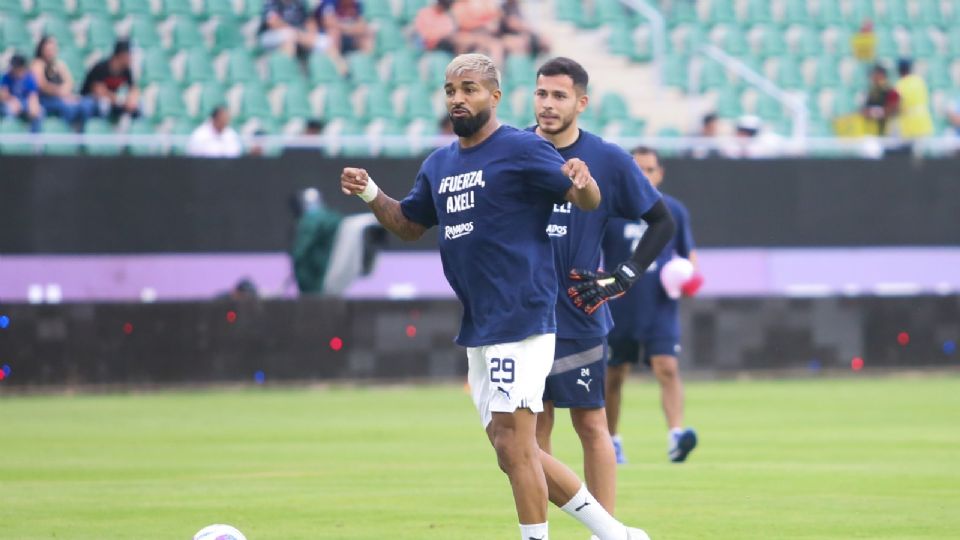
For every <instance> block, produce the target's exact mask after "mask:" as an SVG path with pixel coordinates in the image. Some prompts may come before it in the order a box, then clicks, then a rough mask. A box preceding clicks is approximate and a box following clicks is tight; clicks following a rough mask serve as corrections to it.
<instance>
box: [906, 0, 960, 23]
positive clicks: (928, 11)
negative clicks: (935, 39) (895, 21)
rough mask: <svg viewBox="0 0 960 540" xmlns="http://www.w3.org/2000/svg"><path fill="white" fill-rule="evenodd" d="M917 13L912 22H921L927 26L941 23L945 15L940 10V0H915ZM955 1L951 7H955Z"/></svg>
mask: <svg viewBox="0 0 960 540" xmlns="http://www.w3.org/2000/svg"><path fill="white" fill-rule="evenodd" d="M916 6H917V13H916V16H914V17H913V23H914V24H922V25H928V26H938V25H943V24H944V21H945V19H946V17H945V16H944V14H943V13H942V12H941V11H940V2H939V0H917V2H916ZM957 7H958V6H957V5H956V2H954V6H953V9H954V11H956V9H957Z"/></svg>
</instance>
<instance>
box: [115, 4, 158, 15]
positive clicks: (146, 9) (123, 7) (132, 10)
mask: <svg viewBox="0 0 960 540" xmlns="http://www.w3.org/2000/svg"><path fill="white" fill-rule="evenodd" d="M128 15H132V16H134V17H153V10H152V9H151V7H150V0H120V9H119V10H118V11H117V18H122V17H126V16H128Z"/></svg>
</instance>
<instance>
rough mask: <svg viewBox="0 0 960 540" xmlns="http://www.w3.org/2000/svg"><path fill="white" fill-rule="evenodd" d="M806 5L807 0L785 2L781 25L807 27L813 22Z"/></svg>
mask: <svg viewBox="0 0 960 540" xmlns="http://www.w3.org/2000/svg"><path fill="white" fill-rule="evenodd" d="M808 3H809V2H808V1H807V0H786V3H785V5H784V10H783V20H782V21H781V23H782V24H784V25H792V24H797V25H804V26H805V25H809V24H810V23H811V22H813V19H812V18H811V17H810V11H809V10H808V9H807V4H808Z"/></svg>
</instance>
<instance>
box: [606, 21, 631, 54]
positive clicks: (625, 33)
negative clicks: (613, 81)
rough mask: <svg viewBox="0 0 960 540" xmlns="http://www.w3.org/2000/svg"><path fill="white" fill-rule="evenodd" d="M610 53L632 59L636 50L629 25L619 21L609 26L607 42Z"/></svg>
mask: <svg viewBox="0 0 960 540" xmlns="http://www.w3.org/2000/svg"><path fill="white" fill-rule="evenodd" d="M607 46H608V47H609V48H610V52H611V53H613V54H615V55H617V56H626V57H632V56H633V53H634V50H635V49H636V47H635V45H634V43H633V34H632V32H631V29H630V25H629V23H627V22H625V21H620V22H618V23H614V24H611V25H610V37H609V41H608V42H607Z"/></svg>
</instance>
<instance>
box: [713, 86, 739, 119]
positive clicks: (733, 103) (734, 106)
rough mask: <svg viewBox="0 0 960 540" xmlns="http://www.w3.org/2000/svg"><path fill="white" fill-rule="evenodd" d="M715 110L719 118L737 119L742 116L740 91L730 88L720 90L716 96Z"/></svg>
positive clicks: (725, 87)
mask: <svg viewBox="0 0 960 540" xmlns="http://www.w3.org/2000/svg"><path fill="white" fill-rule="evenodd" d="M716 110H717V114H718V115H719V116H720V117H721V118H737V117H739V116H740V115H741V114H743V105H742V104H741V102H740V91H739V90H737V89H736V88H733V87H730V86H724V87H722V88H720V89H719V93H718V95H717V105H716Z"/></svg>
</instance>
